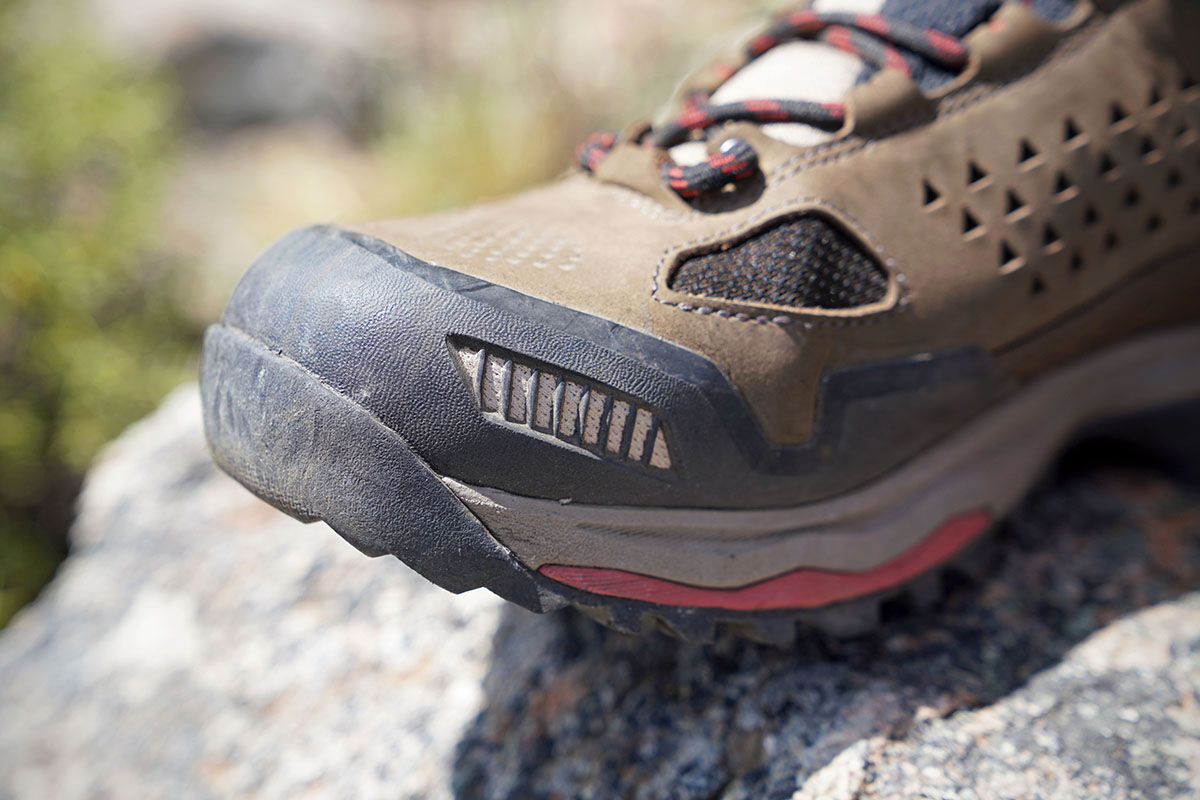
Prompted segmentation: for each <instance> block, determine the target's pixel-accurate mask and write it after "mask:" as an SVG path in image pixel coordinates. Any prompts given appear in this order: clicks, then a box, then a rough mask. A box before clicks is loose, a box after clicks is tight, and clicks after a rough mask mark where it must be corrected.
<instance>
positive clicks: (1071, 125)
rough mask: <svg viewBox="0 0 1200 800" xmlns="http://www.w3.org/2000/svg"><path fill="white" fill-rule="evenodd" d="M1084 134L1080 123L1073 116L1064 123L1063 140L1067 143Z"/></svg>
mask: <svg viewBox="0 0 1200 800" xmlns="http://www.w3.org/2000/svg"><path fill="white" fill-rule="evenodd" d="M1082 136H1083V131H1081V130H1080V129H1079V125H1078V123H1076V122H1075V120H1074V119H1072V118H1071V117H1067V120H1066V122H1064V123H1063V142H1064V143H1066V144H1071V143H1072V142H1074V141H1075V140H1076V139H1079V138H1081V137H1082Z"/></svg>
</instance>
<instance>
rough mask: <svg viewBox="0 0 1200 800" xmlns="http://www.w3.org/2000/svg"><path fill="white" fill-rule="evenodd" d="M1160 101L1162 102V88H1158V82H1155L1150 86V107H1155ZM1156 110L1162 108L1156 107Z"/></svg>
mask: <svg viewBox="0 0 1200 800" xmlns="http://www.w3.org/2000/svg"><path fill="white" fill-rule="evenodd" d="M1162 102H1163V96H1162V90H1161V89H1159V88H1158V84H1157V83H1156V84H1154V85H1153V86H1151V87H1150V108H1151V109H1155V108H1156V107H1157V106H1159V105H1160V104H1162ZM1158 110H1162V109H1158Z"/></svg>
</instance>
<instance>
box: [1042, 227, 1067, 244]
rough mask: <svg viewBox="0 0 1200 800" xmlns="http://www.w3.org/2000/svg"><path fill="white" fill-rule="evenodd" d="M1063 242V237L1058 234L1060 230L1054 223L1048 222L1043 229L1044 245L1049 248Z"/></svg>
mask: <svg viewBox="0 0 1200 800" xmlns="http://www.w3.org/2000/svg"><path fill="white" fill-rule="evenodd" d="M1061 244H1062V237H1061V236H1059V235H1058V231H1057V230H1055V228H1054V226H1053V225H1051V224H1050V223H1046V227H1045V228H1043V229H1042V247H1045V248H1046V249H1047V250H1049V249H1052V248H1054V247H1055V246H1056V245H1061Z"/></svg>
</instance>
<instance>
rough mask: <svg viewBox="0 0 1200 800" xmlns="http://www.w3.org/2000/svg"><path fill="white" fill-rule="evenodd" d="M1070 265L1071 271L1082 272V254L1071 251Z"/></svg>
mask: <svg viewBox="0 0 1200 800" xmlns="http://www.w3.org/2000/svg"><path fill="white" fill-rule="evenodd" d="M1070 267H1071V272H1082V271H1083V256H1081V255H1080V254H1079V253H1072V254H1071V264H1070Z"/></svg>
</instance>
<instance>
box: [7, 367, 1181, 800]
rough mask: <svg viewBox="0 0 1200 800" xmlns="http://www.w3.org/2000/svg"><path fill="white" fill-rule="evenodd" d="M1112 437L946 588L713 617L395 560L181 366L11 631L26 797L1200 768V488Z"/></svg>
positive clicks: (677, 788)
mask: <svg viewBox="0 0 1200 800" xmlns="http://www.w3.org/2000/svg"><path fill="white" fill-rule="evenodd" d="M1095 456H1096V454H1095V453H1093V454H1092V455H1091V457H1089V458H1088V459H1085V460H1083V462H1082V463H1077V464H1075V465H1074V466H1072V467H1071V468H1069V469H1067V470H1065V471H1064V472H1063V473H1062V474H1061V475H1060V476H1059V477H1057V478H1055V479H1054V480H1052V481H1050V482H1048V483H1047V484H1046V485H1045V486H1044V487H1043V488H1042V489H1040V490H1039V491H1038V492H1037V493H1036V494H1035V495H1034V497H1032V498H1031V499H1030V501H1029V502H1028V503H1027V504H1026V506H1025V507H1024V508H1023V509H1022V511H1021V512H1020V513H1018V514H1017V515H1016V516H1015V518H1014V519H1013V520H1012V522H1011V523H1010V524H1009V525H1008V526H1007V527H1006V529H1005V530H1004V531H1002V532H1001V534H1000V535H999V536H998V537H997V540H996V541H997V546H996V547H995V548H994V554H993V555H992V556H991V557H990V558H988V559H984V561H983V563H982V564H981V566H982V569H983V571H982V573H981V576H982V577H980V578H978V579H974V578H971V577H968V576H953V575H952V576H949V577H948V579H947V581H946V583H947V587H946V588H947V591H948V593H947V595H946V598H945V600H943V601H942V602H941V603H940V604H939V605H938V606H937V608H935V610H934V611H933V612H932V613H926V614H922V615H916V614H914V613H912V612H911V611H909V610H907V609H905V608H901V607H895V608H892V609H891V610H890V617H891V619H890V621H889V622H888V623H887V624H886V626H885V627H884V628H883V629H881V630H880V631H879V632H878V633H876V634H873V635H871V636H867V637H862V638H859V639H855V640H849V641H837V640H832V639H829V638H826V637H821V636H816V635H811V634H809V635H803V636H801V637H800V638H799V640H798V641H797V642H796V644H795V645H794V646H793V647H791V648H789V649H787V650H779V649H775V648H771V647H767V646H763V645H757V644H754V643H751V642H746V641H742V640H739V639H736V638H733V637H731V636H724V637H721V638H720V639H719V640H718V641H717V643H716V644H713V645H708V646H700V645H688V644H681V643H679V642H676V641H673V640H670V639H666V638H663V637H650V638H645V639H638V638H632V637H628V636H624V635H621V634H617V633H613V632H611V631H608V630H607V629H604V628H601V627H599V626H597V625H596V624H594V623H593V622H591V621H590V620H587V619H585V618H583V617H582V616H580V615H578V614H574V613H560V614H556V615H552V616H549V617H536V616H534V615H531V614H528V613H526V612H524V611H521V610H520V609H516V608H513V607H509V606H505V605H504V604H502V603H501V602H500V601H498V600H496V599H495V598H493V597H491V596H490V595H487V594H485V593H478V592H476V593H469V594H467V595H464V596H461V597H453V596H451V595H448V594H445V593H444V592H442V591H440V590H438V589H436V588H434V587H433V586H431V585H429V584H427V583H425V582H424V581H423V580H422V579H421V578H419V577H417V576H415V575H414V574H413V573H411V572H409V571H408V570H407V569H406V568H404V567H403V566H402V565H400V564H398V563H397V562H395V561H392V560H369V559H366V558H364V557H362V556H360V555H359V554H358V553H357V552H356V551H354V550H353V549H352V548H350V547H349V546H348V545H346V544H344V543H343V542H342V541H341V540H340V539H338V538H337V537H336V536H335V535H333V534H332V533H330V532H329V531H328V530H327V529H325V528H324V526H321V525H312V526H304V525H300V524H299V523H296V522H293V521H291V520H289V519H287V518H286V517H283V516H282V515H280V514H278V513H276V512H274V511H272V510H271V509H269V508H268V507H266V506H265V505H263V504H261V503H260V502H258V501H257V500H255V499H253V498H252V497H250V496H249V495H248V494H247V493H245V492H244V491H242V490H241V489H240V488H238V487H237V486H236V484H234V483H233V482H232V481H230V480H229V479H227V478H225V477H224V476H222V475H221V474H220V473H218V472H217V471H216V470H215V469H214V468H213V467H212V465H211V463H210V462H209V461H208V459H207V457H206V456H205V453H204V449H203V444H202V440H201V436H200V433H199V416H198V410H197V401H196V398H195V394H194V390H191V389H188V390H182V391H181V392H180V393H178V394H177V395H176V396H174V397H173V398H172V399H171V400H170V401H168V402H167V403H166V404H165V405H164V407H163V408H162V409H161V410H160V411H159V412H158V413H157V414H156V415H154V416H153V417H151V418H150V419H148V420H147V421H145V422H143V423H141V424H140V425H139V426H137V427H135V428H134V429H132V430H131V431H130V432H128V433H127V434H126V435H125V436H124V437H122V439H121V440H119V442H118V443H117V444H116V445H115V446H114V447H113V448H111V449H110V450H109V452H108V453H107V454H106V455H105V456H104V457H103V459H102V460H101V461H100V463H99V464H98V465H97V467H96V468H95V470H94V471H93V473H92V475H91V477H90V479H89V482H88V486H87V489H86V491H85V495H84V498H83V503H82V510H81V514H80V517H79V520H78V522H77V524H76V526H75V529H74V537H75V542H76V551H75V554H74V555H73V556H72V557H71V559H70V560H69V562H68V564H67V565H66V567H65V568H64V569H63V571H62V573H61V574H60V576H59V578H58V579H57V580H56V582H55V584H54V585H53V586H52V588H51V589H50V590H49V591H48V592H47V594H46V595H45V596H44V597H43V598H42V599H41V600H39V602H38V603H37V604H36V605H35V606H34V607H32V608H31V609H29V610H27V611H26V612H25V613H23V614H22V615H21V616H20V617H19V618H18V620H17V621H16V623H15V624H14V625H13V626H11V627H10V628H9V629H8V630H6V631H5V632H4V633H3V634H2V635H0V709H2V710H3V713H2V715H0V798H7V797H14V798H16V797H20V798H26V797H29V798H42V797H65V798H70V797H92V796H105V795H111V796H130V795H131V794H134V795H138V796H144V795H154V796H159V795H162V796H172V797H179V798H188V797H214V796H230V795H233V796H247V795H254V796H259V797H295V796H299V795H310V796H335V797H343V796H344V797H377V796H378V797H450V796H458V797H463V798H475V797H503V798H508V797H511V798H527V797H529V798H540V797H545V798H551V797H564V798H568V797H596V798H608V797H621V798H626V797H628V798H718V797H719V798H730V799H732V798H756V800H757V799H758V798H793V797H794V798H798V799H800V800H816V798H821V800H842V799H843V798H845V799H846V800H848V799H849V798H895V797H914V798H915V797H933V798H941V797H954V798H959V797H961V798H1024V797H1031V798H1032V797H1039V798H1040V797H1044V798H1091V797H1095V798H1184V797H1193V796H1198V797H1200V594H1196V593H1194V592H1193V589H1194V587H1195V586H1196V585H1197V583H1198V582H1200V493H1197V491H1196V490H1195V489H1192V488H1188V486H1187V485H1185V484H1183V483H1180V482H1175V481H1172V480H1169V479H1167V478H1165V477H1163V476H1162V475H1160V474H1158V473H1156V472H1155V471H1153V470H1150V469H1146V468H1141V467H1137V468H1135V467H1132V466H1128V465H1125V466H1121V465H1114V464H1112V463H1109V464H1107V465H1097V460H1096V457H1095Z"/></svg>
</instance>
